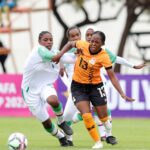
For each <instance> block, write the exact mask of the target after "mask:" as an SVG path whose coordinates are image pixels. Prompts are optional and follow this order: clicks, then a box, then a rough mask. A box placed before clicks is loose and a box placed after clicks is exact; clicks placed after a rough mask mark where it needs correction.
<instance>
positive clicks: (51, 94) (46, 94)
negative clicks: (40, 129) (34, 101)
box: [41, 85, 73, 135]
mask: <svg viewBox="0 0 150 150" xmlns="http://www.w3.org/2000/svg"><path fill="white" fill-rule="evenodd" d="M41 98H42V99H44V100H46V101H47V103H48V104H49V105H51V107H52V109H53V111H54V113H55V114H56V117H57V121H58V126H59V127H60V128H61V129H62V130H63V131H64V132H65V133H66V134H68V135H72V134H73V131H72V129H71V128H70V127H69V126H68V125H67V124H66V122H65V120H64V116H63V107H62V104H61V102H60V101H59V100H58V97H57V93H56V90H55V89H54V87H53V86H52V85H51V86H45V87H44V88H43V89H42V92H41Z"/></svg>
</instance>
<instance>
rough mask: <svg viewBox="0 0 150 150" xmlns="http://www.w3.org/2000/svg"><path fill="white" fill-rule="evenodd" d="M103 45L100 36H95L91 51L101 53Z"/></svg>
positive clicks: (91, 43) (93, 36)
mask: <svg viewBox="0 0 150 150" xmlns="http://www.w3.org/2000/svg"><path fill="white" fill-rule="evenodd" d="M102 45H103V41H102V39H101V37H100V36H99V34H93V35H92V38H91V41H90V51H91V52H92V53H97V52H99V50H100V48H101V46H102Z"/></svg>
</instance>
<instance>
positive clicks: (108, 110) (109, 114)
mask: <svg viewBox="0 0 150 150" xmlns="http://www.w3.org/2000/svg"><path fill="white" fill-rule="evenodd" d="M107 113H108V118H109V120H110V122H111V124H112V117H111V110H110V109H107Z"/></svg>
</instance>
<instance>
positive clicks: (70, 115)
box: [64, 26, 144, 145]
mask: <svg viewBox="0 0 150 150" xmlns="http://www.w3.org/2000/svg"><path fill="white" fill-rule="evenodd" d="M93 28H94V27H93V26H92V27H91V26H90V27H88V28H87V30H86V33H85V35H86V40H87V41H88V39H87V37H89V38H90V39H91V36H92V34H93V32H94V30H93ZM91 30H92V31H91ZM66 36H67V38H68V40H69V41H76V40H80V39H81V32H80V29H79V28H78V27H76V26H74V27H71V28H69V29H68V30H67V33H66ZM89 42H90V40H89ZM73 49H74V48H73ZM106 52H107V53H108V54H109V57H110V59H111V61H112V63H119V64H123V65H126V66H133V65H132V64H131V63H130V62H128V61H127V60H125V59H124V58H121V57H118V56H116V55H114V54H113V53H112V54H111V52H110V51H109V50H108V51H107V50H106ZM115 60H116V61H115ZM143 66H144V64H141V65H138V66H134V67H135V68H136V69H137V68H140V67H141V68H142V67H143ZM66 71H67V75H68V79H69V81H67V80H66V79H65V81H64V83H65V85H66V86H67V87H68V89H69V90H68V91H69V97H68V99H67V102H66V106H65V110H64V119H65V120H66V121H67V122H69V123H71V121H72V122H73V123H76V122H78V121H81V120H82V117H81V115H80V112H79V111H78V110H77V108H76V107H75V106H74V104H73V101H72V96H71V93H70V83H71V81H72V75H73V71H74V64H67V65H66ZM101 76H104V75H103V74H102V73H101ZM103 82H105V83H104V84H106V79H105V78H104V77H103ZM110 114H111V113H110V110H109V109H108V116H109V118H110V120H111V115H110ZM94 119H95V121H96V124H97V125H98V129H99V132H100V136H101V139H102V140H104V139H105V138H106V133H105V127H104V126H103V124H102V123H101V121H100V120H99V118H98V117H97V114H96V113H94ZM67 138H68V140H69V143H70V145H73V142H72V136H67Z"/></svg>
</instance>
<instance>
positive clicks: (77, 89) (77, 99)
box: [71, 81, 103, 148]
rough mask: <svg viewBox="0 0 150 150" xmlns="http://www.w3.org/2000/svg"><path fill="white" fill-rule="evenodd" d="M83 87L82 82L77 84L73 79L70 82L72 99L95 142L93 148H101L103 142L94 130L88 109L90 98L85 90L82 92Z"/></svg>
mask: <svg viewBox="0 0 150 150" xmlns="http://www.w3.org/2000/svg"><path fill="white" fill-rule="evenodd" d="M83 88H84V89H85V88H86V87H84V86H83V85H82V84H78V83H76V82H75V81H73V82H72V85H71V92H72V97H73V101H74V103H75V105H76V107H77V109H78V110H79V112H80V113H81V115H82V118H83V121H84V125H85V127H86V129H87V131H88V133H89V135H90V136H91V138H92V139H93V140H94V141H95V142H96V144H95V145H94V146H93V148H102V147H103V144H102V143H101V141H100V138H99V135H98V132H97V130H96V126H95V122H94V120H93V117H92V114H91V111H90V100H89V96H88V94H87V92H84V91H85V90H84V89H83Z"/></svg>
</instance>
